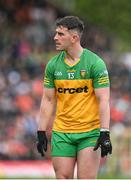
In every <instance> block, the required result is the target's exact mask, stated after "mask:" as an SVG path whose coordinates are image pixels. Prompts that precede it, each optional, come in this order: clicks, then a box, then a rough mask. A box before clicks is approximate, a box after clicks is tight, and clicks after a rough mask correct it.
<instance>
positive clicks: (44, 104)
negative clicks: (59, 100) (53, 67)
mask: <svg viewBox="0 0 131 180" xmlns="http://www.w3.org/2000/svg"><path fill="white" fill-rule="evenodd" d="M55 102H56V101H55V89H54V88H45V89H44V93H43V97H42V100H41V106H40V112H39V117H38V121H39V122H38V130H39V131H46V130H47V126H48V124H49V121H50V119H51V118H52V115H53V112H54V108H55Z"/></svg>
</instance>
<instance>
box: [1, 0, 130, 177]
mask: <svg viewBox="0 0 131 180" xmlns="http://www.w3.org/2000/svg"><path fill="white" fill-rule="evenodd" d="M65 15H77V16H79V17H80V18H81V19H82V20H83V21H84V23H85V31H84V34H83V37H82V41H81V43H82V45H83V47H85V48H88V49H90V50H91V51H93V52H95V53H97V54H98V55H99V56H101V57H102V58H103V59H104V61H105V62H106V64H107V67H108V71H109V74H110V80H111V138H112V143H113V154H112V156H110V157H109V158H108V159H106V158H103V159H101V166H100V172H99V178H114V179H115V178H123V179H126V178H131V36H130V32H131V20H130V19H131V1H130V0H106V1H105V0H81V1H77V0H28V1H27V0H0V178H6V177H9V178H10V177H30V178H31V177H32V178H35V177H36V178H37V177H39V178H46V177H47V178H53V177H54V172H53V168H52V165H51V161H50V159H51V157H50V145H49V148H48V152H47V154H46V156H45V157H44V158H41V157H40V155H39V154H38V153H37V150H36V131H37V115H38V112H39V107H40V101H41V97H42V94H43V85H42V83H43V76H44V75H43V73H44V68H45V65H46V63H47V62H48V61H49V59H50V58H51V57H52V56H53V55H55V54H56V53H57V52H56V51H55V46H54V42H53V36H54V22H55V20H56V19H57V18H58V17H63V16H65ZM51 121H52V120H51ZM50 136H51V124H50V125H49V130H48V137H49V139H50Z"/></svg>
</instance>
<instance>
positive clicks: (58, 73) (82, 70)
mask: <svg viewBox="0 0 131 180" xmlns="http://www.w3.org/2000/svg"><path fill="white" fill-rule="evenodd" d="M54 79H55V80H63V79H65V80H75V79H90V67H89V66H88V65H86V64H84V63H78V64H77V65H75V66H69V65H67V64H64V63H62V64H58V65H57V66H56V67H55V71H54Z"/></svg>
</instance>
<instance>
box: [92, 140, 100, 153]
mask: <svg viewBox="0 0 131 180" xmlns="http://www.w3.org/2000/svg"><path fill="white" fill-rule="evenodd" d="M99 147H100V144H99V142H98V141H97V142H96V145H95V147H94V149H93V150H94V151H96V150H97V149H98V148H99Z"/></svg>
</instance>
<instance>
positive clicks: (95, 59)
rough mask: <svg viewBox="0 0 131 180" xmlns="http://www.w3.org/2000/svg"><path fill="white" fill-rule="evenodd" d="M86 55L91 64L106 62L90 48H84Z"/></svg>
mask: <svg viewBox="0 0 131 180" xmlns="http://www.w3.org/2000/svg"><path fill="white" fill-rule="evenodd" d="M84 56H85V58H87V59H88V61H89V62H90V64H91V65H94V64H97V63H103V62H104V61H103V59H102V58H101V57H100V56H98V55H97V54H96V53H94V52H92V51H90V50H88V49H85V50H84Z"/></svg>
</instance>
